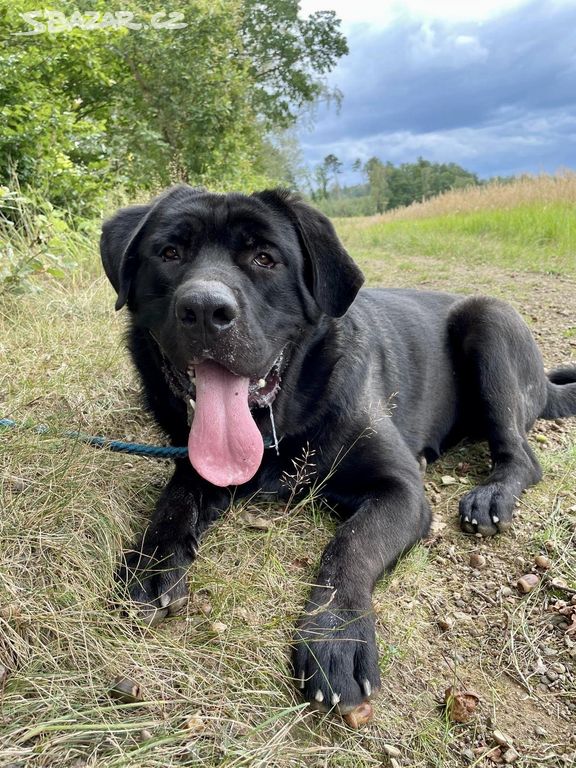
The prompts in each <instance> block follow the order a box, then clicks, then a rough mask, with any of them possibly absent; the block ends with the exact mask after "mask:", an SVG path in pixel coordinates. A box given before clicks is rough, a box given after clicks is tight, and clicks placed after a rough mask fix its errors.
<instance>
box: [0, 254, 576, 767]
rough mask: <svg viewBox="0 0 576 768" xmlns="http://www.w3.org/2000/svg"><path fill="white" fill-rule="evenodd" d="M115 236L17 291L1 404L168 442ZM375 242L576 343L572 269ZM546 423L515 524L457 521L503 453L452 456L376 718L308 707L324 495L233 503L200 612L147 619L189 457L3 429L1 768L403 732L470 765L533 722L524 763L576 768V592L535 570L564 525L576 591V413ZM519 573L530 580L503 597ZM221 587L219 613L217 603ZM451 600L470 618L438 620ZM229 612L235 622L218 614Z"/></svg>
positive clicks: (305, 758)
mask: <svg viewBox="0 0 576 768" xmlns="http://www.w3.org/2000/svg"><path fill="white" fill-rule="evenodd" d="M95 254H96V249H95V248H94V251H93V253H90V254H88V253H87V254H85V255H84V259H83V261H82V262H81V263H80V267H79V269H78V270H77V271H76V272H75V273H74V274H72V275H70V276H69V278H68V279H67V280H66V281H65V282H64V283H60V282H58V281H56V280H50V279H48V278H46V279H45V282H44V286H43V291H42V292H41V293H39V294H37V295H26V296H22V297H12V298H10V297H6V298H4V299H3V300H2V303H1V304H0V358H1V360H2V367H1V369H0V416H2V417H3V416H7V417H11V418H14V419H17V420H22V419H29V420H31V421H33V422H43V423H48V424H50V425H51V426H52V427H54V428H56V429H58V428H66V429H69V428H73V429H81V430H82V431H86V432H91V433H95V434H96V433H100V434H106V435H108V436H110V437H120V438H124V437H127V438H133V439H138V440H142V441H158V440H160V439H161V437H160V436H159V435H158V434H157V432H156V431H155V429H154V427H153V426H152V425H151V424H150V422H149V420H148V419H147V417H145V416H144V415H143V414H142V412H141V410H140V407H139V404H138V389H137V384H136V382H135V379H134V376H133V374H132V373H131V371H130V368H129V365H128V362H127V358H126V354H125V352H124V350H123V345H122V330H123V319H122V317H121V316H118V315H116V314H114V312H113V310H112V303H113V301H112V293H111V289H110V288H109V286H108V285H107V283H106V281H105V279H104V278H103V277H101V276H100V268H99V265H98V262H97V257H96V255H95ZM360 256H361V258H362V261H363V264H364V266H365V267H366V268H367V271H368V272H369V273H370V274H371V275H372V279H373V281H375V282H380V283H382V282H386V283H387V284H391V285H405V284H409V283H410V284H413V283H418V282H421V280H422V279H424V280H425V281H426V284H427V285H429V286H430V285H433V286H434V287H438V288H447V287H450V288H454V287H458V288H459V289H463V290H472V289H474V288H476V287H478V286H481V287H483V288H484V290H492V291H494V292H497V293H499V294H500V295H508V296H509V297H510V298H512V300H513V301H514V303H515V304H516V305H517V306H518V307H520V308H521V309H522V310H523V311H524V313H525V315H526V316H527V317H528V319H529V320H530V322H531V324H532V325H533V328H534V330H535V332H536V333H541V336H540V337H539V338H540V340H541V341H542V346H543V349H544V353H545V355H546V359H547V362H549V363H552V362H556V363H558V362H563V361H567V360H569V359H570V357H572V358H573V357H574V346H573V343H576V340H575V339H574V336H573V335H571V334H570V329H571V328H573V323H574V316H575V314H576V290H574V283H573V282H572V281H570V280H566V279H564V278H558V277H542V276H540V275H524V273H516V274H515V275H514V276H513V275H512V274H511V273H510V272H506V271H505V270H502V269H499V268H496V267H494V266H492V265H489V266H487V265H475V266H470V267H466V268H465V269H461V268H460V266H459V265H457V264H454V263H451V262H450V261H446V262H442V261H441V260H440V259H434V258H430V257H424V258H422V257H421V256H419V255H418V253H417V252H413V254H412V256H411V257H410V259H409V260H407V257H406V255H405V254H404V255H402V256H400V257H394V256H393V255H390V256H388V257H387V258H386V259H385V260H382V259H381V258H380V256H379V251H378V250H376V249H375V248H368V247H366V249H365V250H364V251H363V253H361V254H360ZM407 265H408V267H409V268H408V267H407ZM423 275H424V277H423ZM512 288H513V290H512ZM563 313H564V314H563ZM540 429H541V435H543V436H544V438H545V440H546V442H536V441H534V443H533V444H534V446H535V448H536V450H537V451H538V452H539V453H540V454H541V456H542V459H543V461H544V462H545V470H546V477H545V481H544V482H543V483H542V484H541V485H540V486H538V488H537V489H534V490H533V491H531V492H530V493H529V494H527V495H526V496H525V497H524V498H523V504H522V506H521V508H520V509H519V520H518V523H517V525H516V528H515V530H514V532H513V533H512V534H510V535H508V536H505V537H499V538H498V539H496V540H494V541H490V542H478V541H477V540H476V539H474V538H467V537H464V536H462V535H461V534H460V533H459V531H458V530H457V527H456V524H455V514H456V508H457V499H458V496H459V495H460V493H461V491H462V487H463V486H465V485H466V482H474V481H476V480H477V479H478V478H480V477H481V476H482V473H483V472H484V471H485V464H486V454H485V451H484V449H482V448H478V449H475V450H474V451H472V452H470V451H469V450H468V449H462V450H457V451H454V452H452V453H451V454H450V455H449V456H448V457H446V459H445V460H444V461H443V463H442V464H441V465H439V466H438V467H433V468H432V470H431V471H430V473H429V475H428V477H427V489H428V492H429V496H430V498H431V499H432V501H433V504H434V510H435V515H436V519H437V527H436V539H435V540H434V541H433V542H432V543H430V544H429V545H428V546H418V547H416V548H415V549H414V550H413V551H412V552H411V553H410V554H409V555H408V557H406V558H405V559H404V560H403V561H402V562H401V563H400V564H399V566H398V568H397V569H396V571H395V572H394V573H393V574H391V575H390V576H389V577H388V578H387V579H386V580H385V581H384V583H383V584H381V585H380V586H379V587H378V589H377V591H376V595H375V605H376V611H377V626H378V642H379V646H380V652H381V667H382V677H383V691H382V694H381V695H380V698H379V699H378V701H377V705H376V716H375V718H374V721H373V722H372V723H371V724H370V726H369V727H367V728H366V729H365V730H364V731H362V732H360V733H356V732H352V731H349V730H348V729H347V728H346V727H345V726H344V725H343V724H342V723H341V722H340V721H338V720H336V719H334V718H331V717H320V716H318V715H316V714H314V713H310V712H309V711H308V709H307V707H306V706H305V705H302V703H301V702H300V700H299V699H298V697H297V695H296V693H295V691H294V689H293V686H292V683H291V680H290V678H289V672H288V665H287V660H288V646H289V641H290V638H291V635H292V627H293V624H294V620H295V618H296V616H297V614H298V612H299V610H300V608H301V606H302V604H303V601H304V596H305V594H306V592H307V590H308V588H309V584H310V583H311V582H312V581H313V579H314V573H315V567H316V564H317V561H318V559H319V557H320V553H321V551H322V548H323V546H324V545H325V543H326V542H327V541H328V539H329V537H330V535H331V532H332V531H333V529H334V521H333V520H331V518H330V516H329V515H328V514H327V513H326V511H324V510H322V509H321V507H320V506H319V505H318V504H316V503H313V502H310V503H308V504H305V505H298V506H297V507H295V508H287V509H285V508H284V507H282V508H279V507H276V506H274V505H271V504H264V503H259V502H252V503H251V504H250V505H249V509H250V511H251V512H252V513H255V514H258V515H260V516H263V517H265V518H267V519H268V520H269V521H270V523H271V525H270V528H269V530H254V529H253V528H251V527H250V525H249V522H247V520H246V518H245V516H244V511H245V509H244V508H243V507H237V508H235V509H234V510H232V511H231V512H230V514H229V515H227V516H226V517H225V519H223V520H222V521H221V522H220V523H219V524H218V525H217V526H216V527H215V528H214V529H213V530H212V531H211V532H210V533H209V534H208V535H207V537H206V539H205V540H204V543H203V546H202V548H201V555H200V558H199V560H198V562H197V563H196V565H195V566H194V568H193V570H192V572H191V585H190V586H191V592H192V594H193V596H194V598H195V599H193V600H192V602H191V603H190V605H189V608H188V612H187V613H186V614H184V615H183V616H181V617H177V618H174V619H172V620H170V621H168V622H165V623H164V624H162V625H161V626H159V627H157V628H155V629H144V628H142V627H140V626H138V625H137V624H134V623H131V622H129V621H125V620H123V619H122V618H121V616H120V607H121V606H118V605H116V604H115V603H114V602H113V596H114V589H113V573H114V568H115V564H116V562H117V558H118V555H119V552H120V550H121V547H122V545H123V544H125V543H126V542H129V541H130V540H131V539H132V538H133V536H134V533H135V531H136V530H137V529H138V528H140V527H142V526H143V525H144V521H145V514H146V511H147V510H149V509H150V507H151V506H152V504H153V503H154V499H155V498H156V497H157V495H158V493H159V490H160V488H161V486H162V484H163V483H164V482H165V480H166V478H167V477H168V475H169V472H170V468H169V465H168V464H167V463H164V462H156V461H153V460H149V459H143V458H134V459H128V458H127V457H123V456H119V455H113V454H109V453H107V452H104V451H97V450H94V449H92V448H89V447H86V446H84V445H81V444H76V443H74V442H71V441H67V440H63V439H60V438H57V437H49V436H43V437H40V436H38V435H37V434H35V433H33V432H29V431H10V432H5V433H0V505H1V514H0V664H3V665H4V667H5V668H6V670H7V677H6V680H5V682H4V685H3V691H2V695H1V708H0V766H7V765H13V766H21V767H22V768H24V766H25V767H26V768H53V766H58V768H83V767H84V766H87V767H90V768H92V767H94V768H95V767H96V766H98V768H100V767H102V766H106V768H112V767H115V768H116V767H117V768H121V767H122V768H131V767H133V768H160V767H161V768H166V766H185V765H194V766H200V767H202V766H205V767H206V768H208V767H210V768H212V766H226V768H231V767H232V766H233V767H234V768H236V767H239V766H249V767H250V768H252V767H253V766H262V768H264V767H266V768H269V767H272V768H275V767H277V768H300V767H301V768H304V767H305V766H306V768H309V767H312V768H328V767H329V768H368V767H372V766H375V767H376V766H389V765H390V761H389V759H388V758H387V757H386V755H385V750H384V745H385V744H394V745H396V746H398V747H399V748H400V750H401V753H402V756H401V758H400V764H401V765H405V766H408V765H410V766H414V768H430V767H431V766H437V767H438V768H440V767H442V768H444V767H445V768H457V766H461V765H463V764H466V760H465V758H464V757H463V752H464V750H466V749H468V750H470V749H478V750H479V751H478V752H477V753H476V756H475V758H474V760H475V764H476V765H490V764H489V763H487V762H486V761H485V760H484V759H483V757H482V755H483V754H484V753H486V752H488V751H489V750H490V749H491V747H492V746H493V742H492V739H491V735H490V734H491V732H492V729H493V728H494V727H499V728H500V729H502V730H505V731H508V732H511V733H512V735H513V737H514V740H515V744H516V745H517V747H518V749H519V751H520V752H521V755H522V758H521V761H520V763H519V765H521V766H523V767H524V768H532V767H533V766H537V765H541V764H543V765H547V766H564V765H567V764H569V761H570V760H571V759H572V758H571V755H572V754H573V752H574V749H575V747H576V745H575V744H574V742H573V741H572V742H571V741H570V734H571V730H572V725H571V722H570V718H571V717H573V716H574V714H575V713H576V687H575V684H574V674H573V666H574V658H576V652H575V651H574V645H573V644H572V645H569V644H568V642H567V641H569V640H570V636H568V635H566V634H565V632H564V630H563V629H562V627H559V626H558V623H557V619H558V618H559V617H560V616H559V614H558V613H557V611H556V612H555V609H554V606H555V605H556V602H555V601H556V600H557V599H559V598H562V599H566V598H567V599H568V600H570V595H569V594H564V593H562V591H560V592H558V591H556V590H553V589H550V588H549V587H546V586H545V585H544V582H542V585H541V587H540V589H538V590H537V591H536V592H534V593H532V594H531V595H529V596H528V597H527V598H524V597H521V596H520V595H519V594H518V593H517V591H516V589H515V581H516V579H517V578H518V577H519V576H520V575H522V573H524V572H526V570H529V569H530V568H532V563H533V557H534V555H535V554H537V553H538V552H539V551H543V547H544V543H545V542H550V541H552V542H553V546H552V549H551V550H550V553H549V554H550V558H551V561H552V567H551V570H550V574H551V575H553V576H557V577H562V578H564V579H566V580H567V582H568V584H569V585H571V586H573V587H576V562H575V558H574V546H575V531H576V515H575V514H574V512H571V511H570V509H571V507H572V506H573V505H576V493H575V489H574V476H575V475H576V444H575V441H574V422H573V421H572V422H571V423H570V422H566V423H565V424H564V425H558V429H557V430H555V429H552V426H551V425H542V426H541V427H540ZM463 461H464V462H468V463H469V466H468V467H467V469H466V470H465V471H464V472H462V471H461V470H459V469H458V466H459V465H461V462H463ZM459 473H460V474H462V476H463V481H466V482H462V483H461V482H460V481H459V482H458V484H457V485H456V486H453V485H446V486H444V485H442V483H441V480H440V478H441V477H442V476H443V475H453V476H455V477H459V476H460V475H459ZM478 548H481V551H482V552H483V553H484V554H485V556H486V558H487V560H488V563H489V567H488V568H487V570H486V571H482V572H477V573H475V572H474V571H473V570H472V569H471V568H469V566H468V557H469V554H470V553H471V552H472V551H476V550H477V549H478ZM546 551H548V550H546ZM502 585H506V586H510V587H511V588H512V594H511V595H509V596H507V597H506V596H503V595H502V593H501V587H502ZM206 601H208V602H209V603H210V604H211V613H210V614H209V615H208V616H206V615H204V613H202V612H201V611H200V610H199V609H198V606H199V604H200V603H206ZM447 615H448V616H450V617H451V618H452V619H453V622H454V623H453V627H452V629H451V630H450V632H445V631H442V630H441V629H440V628H439V627H438V624H437V621H438V619H439V618H441V617H445V616H447ZM215 622H221V623H223V624H225V625H226V628H225V629H224V630H222V631H220V632H215V631H214V628H213V624H214V623H215ZM543 649H547V651H551V652H552V654H553V655H551V656H546V653H545V650H543ZM540 657H542V658H543V659H544V661H546V663H550V660H551V659H552V658H553V659H555V660H557V661H558V662H561V663H563V664H564V665H565V666H566V668H567V669H569V670H570V671H569V673H568V674H566V675H565V676H564V681H563V682H562V684H561V685H558V686H557V687H556V688H547V689H546V691H543V690H540V688H539V685H540V684H541V683H540V677H539V676H538V675H536V673H535V672H534V663H535V662H536V661H537V660H538V659H539V658H540ZM119 676H123V677H130V678H133V679H134V680H136V681H137V682H138V683H140V685H141V687H142V691H143V700H142V701H141V702H136V703H128V704H121V703H118V702H117V701H114V700H113V699H111V698H110V696H109V695H108V691H109V688H110V686H111V684H112V683H113V681H114V680H115V679H116V678H117V677H119ZM454 683H455V684H457V685H462V686H466V687H473V688H475V689H476V690H477V691H478V692H479V694H480V697H481V704H480V707H479V711H478V714H477V716H476V717H475V718H473V720H472V721H471V722H470V723H469V724H467V725H454V724H451V723H449V722H447V720H446V718H445V716H444V714H443V713H442V711H441V709H440V707H439V701H440V700H441V698H442V695H443V691H444V689H445V688H446V687H447V686H448V685H450V684H454ZM196 716H198V717H196ZM198 718H200V719H198ZM536 724H539V725H540V726H541V727H543V728H544V730H545V736H538V735H537V734H536V733H535V732H534V726H535V725H536Z"/></svg>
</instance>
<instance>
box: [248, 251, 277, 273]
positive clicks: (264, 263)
mask: <svg viewBox="0 0 576 768" xmlns="http://www.w3.org/2000/svg"><path fill="white" fill-rule="evenodd" d="M252 263H253V264H256V265H257V266H259V267H265V268H266V269H272V267H274V266H275V265H276V262H275V261H274V259H273V258H272V256H270V254H269V253H266V252H265V251H260V252H259V253H257V254H256V256H254V258H253V259H252Z"/></svg>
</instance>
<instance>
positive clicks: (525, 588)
mask: <svg viewBox="0 0 576 768" xmlns="http://www.w3.org/2000/svg"><path fill="white" fill-rule="evenodd" d="M539 581H540V576H538V575H537V574H536V573H527V574H525V575H524V576H522V578H520V579H518V581H517V582H516V585H517V587H518V589H519V590H520V591H521V592H524V593H525V594H526V593H527V592H532V590H533V589H534V587H536V586H538V582H539Z"/></svg>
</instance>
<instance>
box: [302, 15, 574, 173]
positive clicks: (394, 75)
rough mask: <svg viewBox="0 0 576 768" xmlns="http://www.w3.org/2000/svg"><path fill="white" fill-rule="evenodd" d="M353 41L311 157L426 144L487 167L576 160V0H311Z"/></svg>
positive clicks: (308, 152) (308, 145) (307, 150)
mask: <svg viewBox="0 0 576 768" xmlns="http://www.w3.org/2000/svg"><path fill="white" fill-rule="evenodd" d="M301 8H302V12H303V13H311V12H313V11H316V10H329V9H330V10H335V11H336V13H337V15H338V16H339V18H341V19H342V30H343V32H344V34H345V35H346V37H347V40H348V46H349V48H350V53H349V55H348V56H345V57H343V58H342V59H341V60H340V63H339V64H338V66H337V67H336V68H335V70H333V72H332V73H330V75H329V76H328V85H329V86H331V87H337V88H338V89H339V90H340V91H341V93H342V95H343V99H342V103H341V107H340V109H339V110H338V109H337V108H336V106H335V105H334V104H331V105H320V106H318V107H317V109H316V112H315V117H314V122H313V124H312V126H311V127H310V126H306V125H302V127H301V128H300V130H299V140H300V144H301V146H302V151H303V154H304V160H305V162H306V164H307V165H308V166H310V167H313V166H314V165H316V164H318V163H319V162H321V161H322V159H323V158H324V157H325V156H326V155H327V154H330V153H332V154H335V155H336V156H337V157H338V158H339V159H340V160H341V161H342V162H343V163H344V170H345V173H344V181H345V182H346V183H353V182H355V181H359V180H360V177H359V175H358V174H354V173H353V172H352V171H351V166H352V163H353V162H354V160H356V159H357V158H359V159H360V160H362V161H363V162H365V161H366V160H368V159H369V158H370V157H373V156H377V157H379V158H380V159H381V160H383V161H388V160H390V161H391V162H393V163H394V164H398V163H402V162H414V161H415V160H416V159H417V158H418V156H422V157H425V158H426V159H428V160H432V161H434V162H455V163H458V164H460V165H462V166H464V167H465V168H466V169H468V170H471V171H473V172H475V173H477V174H478V175H479V176H480V177H482V178H487V177H490V176H495V175H501V176H508V175H512V174H518V173H526V172H528V173H539V172H542V171H548V172H553V171H555V170H557V169H558V168H566V167H570V168H576V0H460V2H453V0H302V2H301Z"/></svg>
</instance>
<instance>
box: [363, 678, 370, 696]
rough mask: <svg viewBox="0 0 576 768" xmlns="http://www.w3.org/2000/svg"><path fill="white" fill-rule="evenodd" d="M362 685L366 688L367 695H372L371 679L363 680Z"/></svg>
mask: <svg viewBox="0 0 576 768" xmlns="http://www.w3.org/2000/svg"><path fill="white" fill-rule="evenodd" d="M362 687H363V688H364V694H365V695H366V696H370V694H371V693H372V685H371V684H370V680H364V681H363V682H362Z"/></svg>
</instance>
